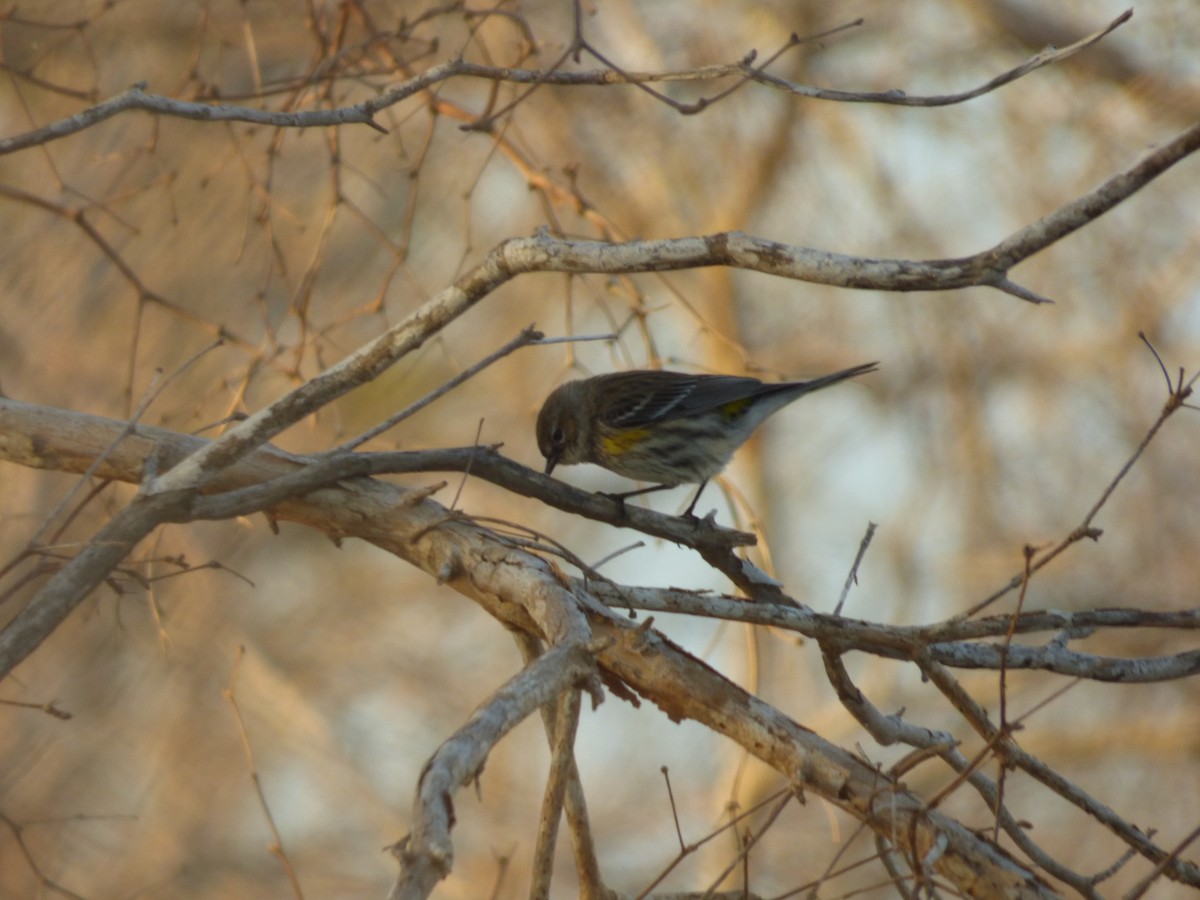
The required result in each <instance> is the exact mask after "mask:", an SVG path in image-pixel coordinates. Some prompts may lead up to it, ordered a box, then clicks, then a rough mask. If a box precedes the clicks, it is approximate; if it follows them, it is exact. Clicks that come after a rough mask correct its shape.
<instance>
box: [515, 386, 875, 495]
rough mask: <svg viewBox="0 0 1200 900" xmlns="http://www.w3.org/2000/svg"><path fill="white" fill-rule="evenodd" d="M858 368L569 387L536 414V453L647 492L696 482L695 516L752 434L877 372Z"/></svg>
mask: <svg viewBox="0 0 1200 900" xmlns="http://www.w3.org/2000/svg"><path fill="white" fill-rule="evenodd" d="M878 365H879V364H878V363H873V362H872V363H864V364H863V365H861V366H854V367H853V368H850V369H843V370H842V371H840V372H834V373H833V374H832V375H825V376H823V377H821V378H814V379H813V380H812V381H785V382H781V383H778V384H766V383H764V382H761V381H759V380H758V379H757V378H739V377H737V376H735V375H687V374H684V373H682V372H659V371H633V372H617V373H615V374H612V375H597V376H595V377H594V378H584V379H581V380H579V381H569V382H567V383H566V384H564V385H562V386H561V387H559V388H557V389H556V390H555V391H554V392H553V393H551V394H550V396H549V397H547V398H546V402H545V403H544V404H542V410H541V412H539V413H538V420H537V441H538V449H539V450H541V452H542V456H544V457H546V474H547V475H549V474H550V473H551V472H553V471H554V467H555V466H557V465H559V464H562V465H564V466H569V465H574V464H575V463H583V462H590V463H595V464H596V465H598V466H603V467H604V468H606V469H608V470H610V471H612V472H616V473H617V474H618V475H624V476H625V477H626V478H633V479H635V480H637V481H652V482H656V484H655V485H654V486H652V487H648V488H642V489H641V490H637V491H628V492H626V493H624V494H614V495H613V496H616V497H618V498H620V499H622V500H623V499H624V498H626V497H632V496H634V495H635V494H644V493H647V492H649V491H656V490H660V489H662V488H668V487H674V486H675V485H677V484H692V483H697V482H698V483H699V484H700V489H699V490H698V491H696V496H695V497H693V498H692V502H691V504H690V505H689V506H688V508H687V511H686V512H685V513H684V515H691V514H692V510H693V509H694V508H695V506H696V501H697V500H699V499H700V494H701V492H702V491H703V490H704V486H705V485H706V484H707V483H708V479H710V478H712V477H713V476H714V475H716V474H717V473H718V472H720V471H721V470H722V469H723V468H725V464H726V463H728V462H729V458H730V457H731V456H733V452H734V451H735V450H737V448H738V447H740V446H741V445H742V444H743V443H745V441H746V439H747V438H749V437H750V434H751V433H752V432H753V431H754V429H755V428H757V427H758V426H759V425H761V424H762V422H763V420H764V419H766V418H767V416H769V415H771V414H772V413H773V412H776V411H778V410H780V409H782V408H783V407H785V406H787V405H788V404H789V403H791V402H792V401H793V400H796V399H798V398H799V397H803V396H804V395H805V394H809V393H812V392H813V391H818V390H820V389H821V388H823V387H828V386H829V385H831V384H836V383H837V382H839V381H844V380H845V379H847V378H854V377H855V376H856V375H864V374H866V373H867V372H874V371H875V370H876V368H877V367H878Z"/></svg>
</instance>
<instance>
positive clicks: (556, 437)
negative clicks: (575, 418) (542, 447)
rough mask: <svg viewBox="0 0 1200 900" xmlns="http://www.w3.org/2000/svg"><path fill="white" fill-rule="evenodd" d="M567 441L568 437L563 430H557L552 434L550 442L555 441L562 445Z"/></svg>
mask: <svg viewBox="0 0 1200 900" xmlns="http://www.w3.org/2000/svg"><path fill="white" fill-rule="evenodd" d="M566 439H567V436H566V435H565V434H564V433H563V430H562V428H555V429H554V430H553V431H552V432H550V440H552V441H554V443H556V444H561V443H563V442H564V441H565V440H566Z"/></svg>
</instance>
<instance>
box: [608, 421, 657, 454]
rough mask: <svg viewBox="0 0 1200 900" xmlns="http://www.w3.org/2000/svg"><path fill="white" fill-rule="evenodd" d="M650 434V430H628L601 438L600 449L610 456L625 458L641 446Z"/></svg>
mask: <svg viewBox="0 0 1200 900" xmlns="http://www.w3.org/2000/svg"><path fill="white" fill-rule="evenodd" d="M649 433H650V429H649V428H626V429H624V430H623V431H615V432H613V433H612V434H606V435H604V436H602V437H601V438H600V447H601V448H602V449H603V450H604V452H605V453H606V454H607V455H608V456H623V455H625V454H626V453H628V452H629V451H630V450H632V449H633V448H634V447H636V446H637V445H638V444H640V443H641V442H642V441H643V440H644V439H645V437H646V435H648V434H649Z"/></svg>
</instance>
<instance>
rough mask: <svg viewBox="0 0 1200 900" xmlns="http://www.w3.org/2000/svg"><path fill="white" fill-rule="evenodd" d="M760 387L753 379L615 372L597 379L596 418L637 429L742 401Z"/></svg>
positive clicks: (656, 372)
mask: <svg viewBox="0 0 1200 900" xmlns="http://www.w3.org/2000/svg"><path fill="white" fill-rule="evenodd" d="M762 387H763V384H762V382H761V381H758V380H757V379H755V378H738V377H736V376H734V375H685V374H683V373H681V372H658V371H652V372H651V371H646V372H617V373H614V374H612V375H603V376H600V377H599V378H598V379H597V384H596V388H597V391H598V400H599V407H600V408H599V410H598V416H599V418H600V420H601V421H602V422H604V423H605V424H606V425H612V426H617V427H620V428H637V427H639V426H642V425H647V424H650V423H651V422H657V421H660V420H662V419H673V418H677V417H678V416H689V415H697V414H699V413H702V412H707V411H708V410H711V409H716V408H717V407H720V406H724V405H725V404H726V403H731V402H733V401H735V400H744V399H746V398H747V397H750V396H752V395H753V394H755V393H756V392H757V391H759V390H761V389H762Z"/></svg>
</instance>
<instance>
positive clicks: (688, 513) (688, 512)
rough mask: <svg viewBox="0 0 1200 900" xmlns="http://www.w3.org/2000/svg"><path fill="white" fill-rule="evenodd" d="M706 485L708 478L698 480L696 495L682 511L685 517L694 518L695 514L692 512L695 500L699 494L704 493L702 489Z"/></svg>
mask: <svg viewBox="0 0 1200 900" xmlns="http://www.w3.org/2000/svg"><path fill="white" fill-rule="evenodd" d="M707 486H708V479H707V478H705V479H704V480H703V481H702V482H700V487H698V488H697V489H696V496H695V497H693V498H692V502H691V503H689V504H688V508H687V509H685V510H684V511H683V517H684V518H685V519H695V518H696V514H695V513H693V512H692V510H694V509H695V508H696V501H698V500H699V499H700V495H701V494H703V493H704V489H705V488H706V487H707ZM697 521H698V520H697Z"/></svg>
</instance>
